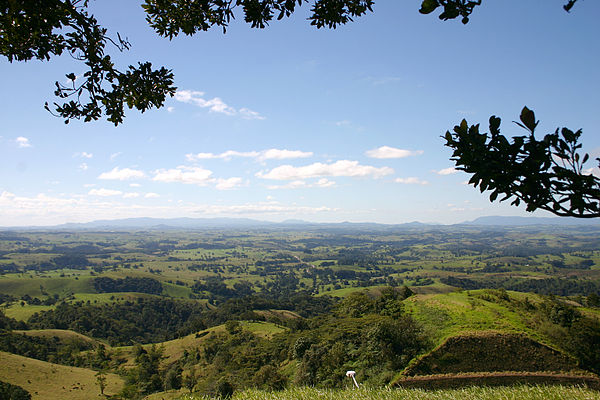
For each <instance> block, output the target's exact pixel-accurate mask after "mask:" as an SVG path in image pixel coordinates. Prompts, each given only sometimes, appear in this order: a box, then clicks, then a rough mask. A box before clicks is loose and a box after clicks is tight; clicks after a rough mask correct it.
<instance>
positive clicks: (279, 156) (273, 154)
mask: <svg viewBox="0 0 600 400" xmlns="http://www.w3.org/2000/svg"><path fill="white" fill-rule="evenodd" d="M312 155H313V152H312V151H300V150H287V149H267V150H262V151H236V150H227V151H224V152H222V153H219V154H215V153H197V154H191V153H190V154H186V155H185V158H186V159H187V160H188V161H192V162H193V161H198V160H212V159H222V160H231V159H232V158H234V157H242V158H254V159H256V160H258V161H265V160H285V159H294V158H306V157H311V156H312Z"/></svg>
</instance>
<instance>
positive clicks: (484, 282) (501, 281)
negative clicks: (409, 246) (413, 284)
mask: <svg viewBox="0 0 600 400" xmlns="http://www.w3.org/2000/svg"><path fill="white" fill-rule="evenodd" d="M440 281H442V283H445V284H446V285H450V286H455V287H458V288H461V289H465V290H475V289H500V288H502V289H506V290H514V291H516V292H533V293H538V294H545V295H550V294H553V295H557V296H577V295H581V296H587V295H590V294H592V293H594V294H600V281H592V280H583V279H560V278H546V279H523V278H496V277H482V278H480V279H470V278H457V277H453V276H448V277H443V278H440Z"/></svg>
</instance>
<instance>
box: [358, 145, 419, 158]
mask: <svg viewBox="0 0 600 400" xmlns="http://www.w3.org/2000/svg"><path fill="white" fill-rule="evenodd" d="M365 154H366V155H367V156H368V157H371V158H405V157H410V156H418V155H420V154H423V150H414V151H413V150H404V149H397V148H395V147H390V146H381V147H378V148H376V149H373V150H369V151H367V152H366V153H365Z"/></svg>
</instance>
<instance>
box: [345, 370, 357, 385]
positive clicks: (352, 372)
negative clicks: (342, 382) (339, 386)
mask: <svg viewBox="0 0 600 400" xmlns="http://www.w3.org/2000/svg"><path fill="white" fill-rule="evenodd" d="M354 375H356V371H346V376H347V377H350V378H352V382H354V386H356V388H357V389H358V382H356V378H354Z"/></svg>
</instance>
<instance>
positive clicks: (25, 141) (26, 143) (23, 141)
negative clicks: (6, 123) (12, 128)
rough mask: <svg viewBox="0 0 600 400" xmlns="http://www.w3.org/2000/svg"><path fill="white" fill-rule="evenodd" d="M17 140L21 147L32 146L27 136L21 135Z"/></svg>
mask: <svg viewBox="0 0 600 400" xmlns="http://www.w3.org/2000/svg"><path fill="white" fill-rule="evenodd" d="M15 142H17V146H19V147H21V148H25V147H31V143H29V139H27V138H26V137H23V136H19V137H18V138H16V139H15Z"/></svg>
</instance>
